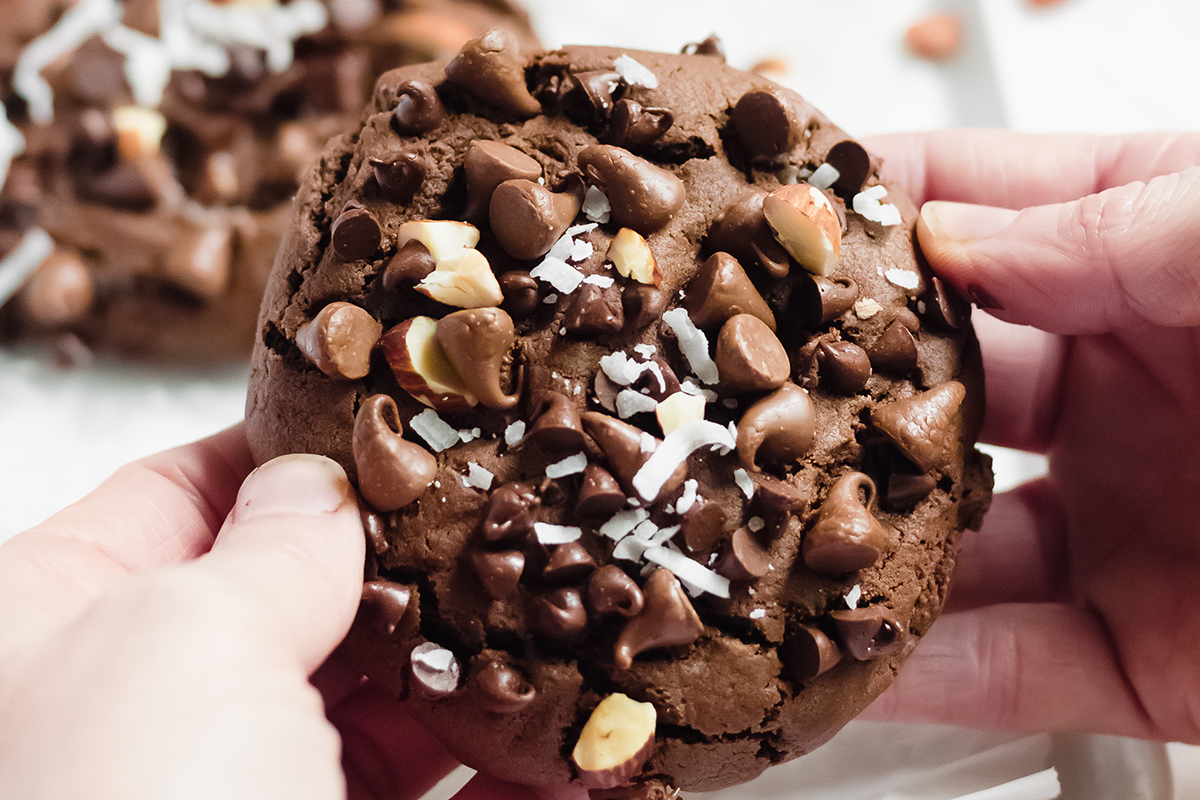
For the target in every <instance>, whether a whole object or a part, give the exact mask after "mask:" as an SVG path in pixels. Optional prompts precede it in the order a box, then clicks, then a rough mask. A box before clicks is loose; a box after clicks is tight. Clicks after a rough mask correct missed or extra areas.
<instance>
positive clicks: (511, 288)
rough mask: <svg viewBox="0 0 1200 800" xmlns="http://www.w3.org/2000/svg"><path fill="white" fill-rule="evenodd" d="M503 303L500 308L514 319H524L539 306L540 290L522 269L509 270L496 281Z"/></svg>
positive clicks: (531, 277) (540, 299)
mask: <svg viewBox="0 0 1200 800" xmlns="http://www.w3.org/2000/svg"><path fill="white" fill-rule="evenodd" d="M496 280H497V282H498V283H499V284H500V291H501V293H502V294H503V295H504V302H502V303H501V304H500V307H501V308H503V309H504V310H505V311H507V312H508V313H509V316H511V317H513V318H514V319H524V318H525V317H528V316H529V315H530V314H532V313H533V312H534V310H535V309H537V307H538V306H539V305H540V304H541V301H542V298H541V290H540V289H539V288H538V282H537V280H535V279H534V277H533V276H532V275H530V274H529V273H528V272H526V271H525V270H522V269H514V270H509V271H508V272H504V273H501V275H500V277H499V278H497V279H496Z"/></svg>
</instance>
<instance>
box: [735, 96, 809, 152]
mask: <svg viewBox="0 0 1200 800" xmlns="http://www.w3.org/2000/svg"><path fill="white" fill-rule="evenodd" d="M799 117H800V115H799V109H798V108H797V107H796V104H795V103H793V102H792V100H791V99H790V98H789V97H787V96H785V95H784V94H783V93H782V92H778V91H775V90H773V89H751V90H750V91H748V92H746V93H745V94H744V95H742V96H741V97H740V98H739V99H738V101H737V104H736V105H734V107H733V113H732V114H731V115H730V117H729V121H730V123H731V124H732V125H733V131H734V133H735V134H736V135H737V138H738V141H739V142H741V145H742V147H743V148H745V150H746V152H747V153H748V154H749V156H750V158H751V159H752V160H756V161H773V160H775V159H777V158H779V157H780V156H782V155H784V154H786V153H789V152H791V150H792V148H794V147H795V146H796V145H797V144H798V143H799V141H800V133H801V130H802V123H801V120H800V118H799Z"/></svg>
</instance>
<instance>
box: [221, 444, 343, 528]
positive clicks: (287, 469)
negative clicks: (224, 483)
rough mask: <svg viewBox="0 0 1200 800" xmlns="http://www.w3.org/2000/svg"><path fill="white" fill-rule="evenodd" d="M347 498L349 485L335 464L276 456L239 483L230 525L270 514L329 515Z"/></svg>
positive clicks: (304, 457)
mask: <svg viewBox="0 0 1200 800" xmlns="http://www.w3.org/2000/svg"><path fill="white" fill-rule="evenodd" d="M350 497H351V488H350V481H349V480H348V479H347V478H346V472H345V470H343V469H342V468H341V466H340V465H339V464H338V463H337V462H336V461H333V460H332V459H328V458H325V457H324V456H314V455H308V454H303V453H294V454H291V455H286V456H279V457H277V458H273V459H271V460H270V461H268V462H267V463H265V464H263V465H262V466H260V467H259V468H258V469H256V470H254V471H253V472H251V473H250V474H249V475H248V476H247V477H246V480H245V481H243V482H242V488H241V489H239V490H238V497H237V504H236V505H235V506H234V509H233V521H234V522H245V521H246V520H250V519H256V518H258V517H267V516H271V515H274V514H332V513H333V512H335V511H337V510H338V509H340V508H341V507H342V506H344V505H345V504H346V502H347V501H348V500H349V499H350Z"/></svg>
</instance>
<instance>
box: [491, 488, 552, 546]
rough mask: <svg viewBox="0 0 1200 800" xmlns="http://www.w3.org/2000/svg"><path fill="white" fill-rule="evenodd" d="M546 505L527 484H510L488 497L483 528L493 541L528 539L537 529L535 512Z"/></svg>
mask: <svg viewBox="0 0 1200 800" xmlns="http://www.w3.org/2000/svg"><path fill="white" fill-rule="evenodd" d="M541 503H542V501H541V499H540V498H539V497H538V496H537V493H536V492H535V491H534V490H533V489H532V488H531V487H530V486H528V485H526V484H523V483H506V484H504V485H503V486H500V487H498V488H497V489H496V490H495V491H493V492H492V493H491V495H490V496H489V497H488V500H487V503H486V504H485V505H484V507H483V521H482V522H481V523H480V527H481V528H482V530H483V538H484V539H486V540H488V541H489V542H498V541H500V540H502V539H513V538H516V537H519V536H525V535H526V534H528V533H530V532H531V531H532V530H533V522H534V520H533V512H534V511H536V510H537V508H538V506H540V505H541Z"/></svg>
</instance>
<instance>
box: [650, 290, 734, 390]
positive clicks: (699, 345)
mask: <svg viewBox="0 0 1200 800" xmlns="http://www.w3.org/2000/svg"><path fill="white" fill-rule="evenodd" d="M662 320H663V322H665V323H667V327H669V328H670V329H671V331H672V332H673V333H674V334H675V337H676V338H677V339H678V340H679V350H680V352H682V353H683V357H684V358H686V359H687V361H688V364H689V365H690V366H691V368H692V372H694V373H695V374H696V377H697V378H699V379H700V380H701V381H702V382H704V383H710V384H711V383H716V382H717V381H718V380H720V377H721V376H720V375H719V374H718V372H717V364H716V362H714V361H713V360H712V357H711V356H709V354H708V337H707V336H705V335H704V331H702V330H700V329H699V328H697V327H696V323H694V322H692V318H691V317H690V316H688V313H687V310H686V309H683V308H673V309H671V310H670V311H668V312H666V313H665V314H663V315H662Z"/></svg>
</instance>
